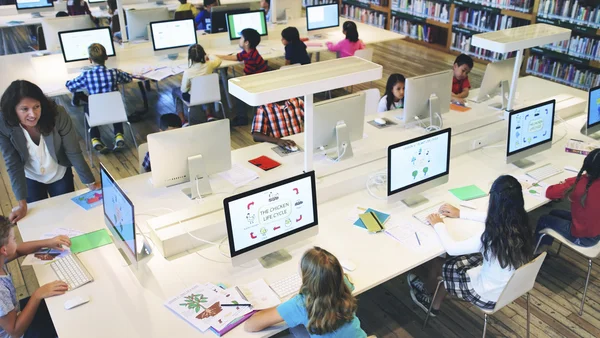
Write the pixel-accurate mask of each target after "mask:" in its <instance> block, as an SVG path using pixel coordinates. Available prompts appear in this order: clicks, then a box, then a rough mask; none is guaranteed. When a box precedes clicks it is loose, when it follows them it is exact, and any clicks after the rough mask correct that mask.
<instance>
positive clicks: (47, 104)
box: [0, 80, 57, 135]
mask: <svg viewBox="0 0 600 338" xmlns="http://www.w3.org/2000/svg"><path fill="white" fill-rule="evenodd" d="M24 98H30V99H34V100H37V101H40V105H41V108H42V112H41V114H40V119H39V121H38V123H37V128H38V130H39V131H40V133H42V135H48V134H50V133H51V132H52V130H53V129H54V122H55V121H54V120H55V117H56V114H57V111H56V103H54V101H51V100H50V99H48V98H47V97H46V95H44V92H43V91H42V90H41V89H40V87H38V86H36V85H35V84H33V83H31V82H29V81H27V80H15V81H13V82H12V83H11V84H10V85H9V86H8V88H6V90H5V91H4V94H2V98H1V99H0V113H1V114H2V118H3V119H4V123H5V124H6V125H7V126H11V127H16V126H18V125H19V117H18V116H17V111H16V108H17V105H18V104H19V102H21V100H23V99H24Z"/></svg>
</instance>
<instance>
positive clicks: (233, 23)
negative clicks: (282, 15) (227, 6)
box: [227, 10, 267, 40]
mask: <svg viewBox="0 0 600 338" xmlns="http://www.w3.org/2000/svg"><path fill="white" fill-rule="evenodd" d="M246 28H254V29H255V30H256V31H257V32H258V34H260V36H265V35H267V20H266V19H265V12H264V11H263V10H258V11H252V12H248V13H238V14H229V13H228V14H227V31H228V32H229V39H230V40H236V39H239V38H241V37H242V35H241V33H242V30H244V29H246Z"/></svg>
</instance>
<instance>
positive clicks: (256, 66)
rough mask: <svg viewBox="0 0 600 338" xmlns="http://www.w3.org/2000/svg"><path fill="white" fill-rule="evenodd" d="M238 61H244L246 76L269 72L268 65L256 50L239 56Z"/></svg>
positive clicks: (241, 53) (243, 52)
mask: <svg viewBox="0 0 600 338" xmlns="http://www.w3.org/2000/svg"><path fill="white" fill-rule="evenodd" d="M237 60H238V61H244V74H246V75H251V74H258V73H262V72H266V71H267V63H266V62H265V60H263V58H262V56H260V54H259V53H258V51H257V50H256V48H255V49H252V50H250V52H246V51H245V50H243V51H241V52H240V53H238V54H237Z"/></svg>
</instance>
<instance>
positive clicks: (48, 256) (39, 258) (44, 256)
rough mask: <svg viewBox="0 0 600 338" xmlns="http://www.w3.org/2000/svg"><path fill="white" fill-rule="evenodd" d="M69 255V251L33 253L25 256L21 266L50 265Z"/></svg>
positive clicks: (48, 250) (47, 250)
mask: <svg viewBox="0 0 600 338" xmlns="http://www.w3.org/2000/svg"><path fill="white" fill-rule="evenodd" d="M69 253H71V251H70V250H69V249H66V250H63V251H60V250H55V249H42V250H40V251H38V252H34V253H32V254H31V255H27V256H26V257H25V259H23V262H22V263H21V265H37V264H50V263H52V262H54V261H55V260H56V259H58V258H62V257H64V256H66V255H68V254H69Z"/></svg>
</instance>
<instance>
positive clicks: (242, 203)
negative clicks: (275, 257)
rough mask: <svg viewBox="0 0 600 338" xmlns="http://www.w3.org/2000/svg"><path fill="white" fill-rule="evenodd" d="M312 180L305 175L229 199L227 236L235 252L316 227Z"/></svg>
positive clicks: (227, 201)
mask: <svg viewBox="0 0 600 338" xmlns="http://www.w3.org/2000/svg"><path fill="white" fill-rule="evenodd" d="M312 177H313V176H311V175H307V174H303V175H300V176H299V178H296V179H291V181H290V180H286V181H284V183H277V184H274V185H269V186H267V187H265V188H260V189H257V190H256V191H255V192H249V193H244V194H241V195H238V196H239V197H238V196H234V197H230V198H228V199H226V200H225V204H226V206H225V212H226V213H227V212H228V215H226V219H227V223H228V224H227V227H228V232H229V233H228V235H229V236H230V238H232V239H233V246H234V250H232V252H237V251H240V250H244V249H246V248H249V247H252V246H255V245H260V244H263V243H264V242H267V241H269V240H272V239H273V240H274V239H277V238H281V237H285V236H288V235H290V234H292V233H294V232H296V231H295V230H301V229H302V228H304V227H307V226H313V225H316V219H315V218H316V210H315V208H316V203H315V202H316V201H315V196H316V192H315V191H313V186H314V184H313V180H312ZM230 242H231V241H230Z"/></svg>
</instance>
